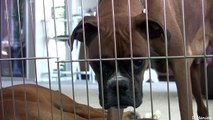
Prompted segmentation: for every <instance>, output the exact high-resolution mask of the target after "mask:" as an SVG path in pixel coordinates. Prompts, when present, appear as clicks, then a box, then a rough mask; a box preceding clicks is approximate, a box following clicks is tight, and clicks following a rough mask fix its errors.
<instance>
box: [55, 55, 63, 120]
mask: <svg viewBox="0 0 213 120" xmlns="http://www.w3.org/2000/svg"><path fill="white" fill-rule="evenodd" d="M56 63H57V73H58V89H59V93H60V100H59V102H60V113H61V120H64V112H63V111H64V110H63V100H62V90H61V73H60V65H59V63H60V61H59V58H57V62H56Z"/></svg>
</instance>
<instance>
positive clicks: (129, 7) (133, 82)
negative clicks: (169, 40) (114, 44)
mask: <svg viewBox="0 0 213 120" xmlns="http://www.w3.org/2000/svg"><path fill="white" fill-rule="evenodd" d="M128 17H129V18H128V19H129V41H130V60H131V75H132V76H131V77H132V78H131V79H132V95H133V109H134V110H133V111H134V119H136V109H135V108H136V103H135V79H134V68H133V59H134V56H133V45H132V16H131V3H130V0H128Z"/></svg>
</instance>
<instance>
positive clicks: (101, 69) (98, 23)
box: [96, 0, 105, 119]
mask: <svg viewBox="0 0 213 120" xmlns="http://www.w3.org/2000/svg"><path fill="white" fill-rule="evenodd" d="M98 4H99V1H98V0H97V7H96V16H97V26H98V46H99V48H98V51H99V64H100V77H101V78H100V80H101V81H100V82H101V86H100V87H101V88H102V89H101V95H102V96H101V98H102V107H103V108H104V106H105V104H104V82H103V68H102V51H101V48H102V46H101V33H100V16H99V5H98ZM104 114H105V110H104V109H103V115H104ZM103 119H104V118H103Z"/></svg>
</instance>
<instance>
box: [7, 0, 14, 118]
mask: <svg viewBox="0 0 213 120" xmlns="http://www.w3.org/2000/svg"><path fill="white" fill-rule="evenodd" d="M7 2H8V1H7V0H5V9H6V10H5V14H6V16H7V21H6V22H7V23H6V24H7V28H6V29H7V32H8V43H9V46H11V45H12V44H11V39H12V38H11V36H12V35H11V33H10V27H11V26H12V25H11V26H10V25H9V24H10V23H9V13H8V3H7ZM10 5H11V7H9V8H12V5H13V1H11V3H10ZM11 12H12V11H11ZM11 16H12V15H11ZM11 16H10V17H11ZM8 52H9V54H8V57H9V59H11V58H12V57H11V53H12V52H11V48H10V49H9V50H8ZM9 74H10V75H11V76H10V78H11V85H12V86H14V83H13V72H12V59H11V60H9ZM12 101H13V103H12V104H13V115H14V119H15V120H16V111H15V110H16V108H15V96H14V89H12Z"/></svg>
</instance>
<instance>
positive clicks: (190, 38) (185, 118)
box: [70, 0, 213, 120]
mask: <svg viewBox="0 0 213 120" xmlns="http://www.w3.org/2000/svg"><path fill="white" fill-rule="evenodd" d="M147 1H148V9H146V13H148V18H146V14H145V13H142V8H143V7H142V6H141V3H140V1H139V0H129V1H128V0H114V1H113V3H112V1H111V0H101V2H100V4H99V5H98V10H97V15H96V16H86V17H84V19H83V20H82V21H81V22H80V23H79V24H78V25H77V27H76V28H75V29H74V31H73V34H72V36H71V40H70V44H72V43H73V41H74V40H79V41H81V42H84V44H85V45H86V46H87V55H88V58H89V59H91V60H90V61H89V62H90V65H91V67H92V68H93V70H94V72H95V74H96V76H97V81H98V84H99V98H100V104H101V105H102V106H103V107H104V108H105V109H109V108H111V107H118V108H121V109H124V108H126V107H127V106H133V107H138V106H139V105H140V104H141V103H142V97H143V94H142V85H141V84H142V80H143V78H142V75H143V72H144V70H145V69H146V68H147V60H146V59H145V58H146V57H147V56H148V55H149V54H148V41H149V44H150V46H151V48H152V49H153V50H154V51H155V52H156V53H158V54H159V55H162V56H165V55H166V47H167V48H168V55H169V56H173V57H175V56H182V57H180V58H178V59H177V58H176V59H169V65H170V67H171V70H172V71H173V74H174V78H175V80H176V84H177V90H178V98H179V107H180V113H181V120H190V119H192V118H193V112H192V93H193V95H194V97H195V100H196V102H197V107H198V112H197V113H198V116H200V117H207V116H208V111H207V109H206V107H205V105H204V102H203V99H202V96H201V89H200V77H199V74H198V73H199V65H197V64H196V62H194V61H196V59H195V58H190V59H188V58H187V59H184V56H193V55H200V54H202V53H203V52H204V48H203V27H202V8H201V7H202V3H201V2H202V1H201V0H185V1H184V3H185V6H184V8H185V18H184V21H185V28H184V27H183V25H184V24H183V22H182V12H181V10H182V7H181V6H182V4H181V1H180V0H167V1H166V6H165V8H166V10H167V11H166V14H167V17H166V20H167V22H166V23H167V29H165V27H164V25H165V24H164V16H163V13H164V11H163V0H147ZM128 2H130V6H128ZM204 4H205V8H204V11H205V12H204V13H205V14H204V18H205V24H206V33H205V42H206V46H205V47H207V46H208V44H209V43H211V42H213V41H212V40H213V22H212V21H213V14H211V11H213V2H212V0H205V1H204ZM112 6H113V7H112ZM147 21H148V25H149V26H148V29H149V34H148V32H147ZM184 31H185V34H184ZM166 40H167V41H168V42H167V43H168V45H167V46H165V41H166ZM184 40H186V43H184V42H183V41H184ZM184 44H185V45H186V47H184V46H183V45H184ZM131 57H134V58H135V59H133V60H131V59H125V58H131ZM113 58H114V59H113ZM116 58H117V59H116ZM119 58H120V59H119ZM122 58H123V59H122ZM97 59H101V61H98V60H97ZM185 69H187V71H185ZM132 71H133V72H132ZM132 73H133V76H132ZM118 94H119V96H118Z"/></svg>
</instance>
